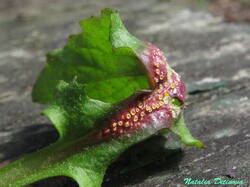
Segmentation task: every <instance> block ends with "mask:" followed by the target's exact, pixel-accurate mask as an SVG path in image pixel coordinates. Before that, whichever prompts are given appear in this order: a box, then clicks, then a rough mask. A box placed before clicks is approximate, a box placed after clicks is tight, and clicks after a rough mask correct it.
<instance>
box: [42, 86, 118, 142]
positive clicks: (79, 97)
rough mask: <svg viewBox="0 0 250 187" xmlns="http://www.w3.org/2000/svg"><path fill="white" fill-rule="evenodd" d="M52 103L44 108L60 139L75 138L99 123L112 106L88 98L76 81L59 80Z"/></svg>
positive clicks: (82, 87)
mask: <svg viewBox="0 0 250 187" xmlns="http://www.w3.org/2000/svg"><path fill="white" fill-rule="evenodd" d="M57 90H58V91H57V93H56V97H55V101H54V104H53V105H51V106H50V107H49V108H47V109H46V110H44V112H43V114H45V115H47V116H48V117H49V118H50V120H51V121H52V122H53V124H54V125H55V127H56V128H57V130H58V132H59V134H60V138H61V139H76V138H78V137H81V136H83V135H84V134H86V133H87V132H89V131H90V130H91V129H93V128H94V127H96V126H97V125H98V124H101V121H100V120H103V118H104V117H105V116H107V114H108V113H110V110H112V109H113V108H114V107H113V106H112V105H111V104H109V103H104V102H101V101H98V100H94V99H91V98H89V97H88V96H87V95H86V93H85V88H84V86H83V85H80V84H78V83H77V82H76V81H73V82H72V83H70V84H68V83H66V82H63V81H61V82H60V83H59V84H58V86H57Z"/></svg>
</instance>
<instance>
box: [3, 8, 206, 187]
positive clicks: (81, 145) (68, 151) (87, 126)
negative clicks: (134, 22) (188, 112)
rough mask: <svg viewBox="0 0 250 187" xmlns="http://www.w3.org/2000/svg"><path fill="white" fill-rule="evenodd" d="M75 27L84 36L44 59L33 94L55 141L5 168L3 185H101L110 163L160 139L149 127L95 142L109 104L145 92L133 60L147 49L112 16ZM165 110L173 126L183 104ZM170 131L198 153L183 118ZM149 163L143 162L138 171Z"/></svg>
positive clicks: (104, 15) (142, 73)
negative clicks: (51, 180) (61, 180)
mask: <svg viewBox="0 0 250 187" xmlns="http://www.w3.org/2000/svg"><path fill="white" fill-rule="evenodd" d="M80 25H81V27H82V28H83V32H82V33H80V34H78V35H72V36H71V37H70V38H69V40H68V42H67V44H66V46H65V47H64V48H62V49H58V50H55V51H53V52H51V53H49V54H48V55H47V64H46V66H45V68H44V69H43V71H42V73H41V74H40V76H39V78H38V80H37V82H36V84H35V86H34V89H33V93H32V95H33V100H34V101H37V102H40V103H50V106H49V108H48V109H46V110H45V111H44V112H43V114H45V115H47V116H48V117H49V118H50V120H51V121H52V122H53V124H54V125H55V127H56V129H57V130H58V132H59V134H60V138H59V139H58V140H57V141H56V142H55V143H54V144H51V145H49V146H47V147H46V148H44V149H42V150H40V151H38V152H35V153H33V154H30V155H28V156H26V157H24V158H22V159H20V160H18V161H16V162H14V163H11V164H10V165H8V166H7V167H5V168H2V169H1V170H0V186H6V187H18V186H23V185H26V184H29V183H32V182H35V181H37V180H41V179H44V178H47V177H52V176H69V177H71V178H74V179H75V180H76V181H77V182H78V184H79V185H80V186H81V187H86V186H87V187H97V186H100V185H101V183H102V180H103V176H104V174H105V171H106V169H107V167H108V165H109V164H110V163H112V162H113V161H114V160H115V159H116V158H117V157H118V156H119V155H120V154H121V153H122V152H124V151H125V150H126V149H128V148H129V147H130V146H132V145H134V144H136V143H138V142H141V141H143V140H145V139H146V138H149V137H150V136H152V135H154V134H155V133H156V132H157V128H154V127H153V126H154V125H148V126H146V128H142V129H137V130H135V132H133V133H132V132H131V133H130V134H128V135H121V136H118V137H113V138H108V137H107V138H106V137H104V138H103V139H99V138H98V135H99V132H101V130H102V129H103V126H104V125H105V121H107V120H108V117H110V115H112V114H113V113H115V112H116V110H117V109H119V105H118V104H116V105H115V104H111V103H115V102H118V101H121V100H123V102H122V103H119V104H121V105H120V106H122V104H123V105H124V104H126V100H124V99H126V98H128V97H129V96H130V95H132V94H133V93H135V91H136V90H142V89H145V88H148V82H147V78H146V74H145V71H144V69H143V67H142V66H141V64H140V62H139V61H138V59H137V57H136V55H135V53H137V52H138V50H140V49H141V47H143V46H144V43H143V42H141V41H139V40H138V39H136V38H135V37H134V36H132V35H130V34H129V33H128V31H127V30H126V29H125V27H124V26H123V24H122V22H121V20H120V17H119V15H118V13H117V12H116V11H114V10H111V9H104V10H103V11H102V14H101V16H100V17H91V18H89V19H87V20H85V21H82V22H81V23H80ZM72 80H73V81H72ZM66 82H69V83H66ZM78 82H79V83H78ZM97 99H98V100H97ZM167 103H168V104H169V108H170V109H171V111H172V112H173V114H175V117H173V119H176V118H177V117H178V115H179V114H180V112H181V110H182V109H183V108H182V103H181V102H179V101H178V100H173V101H172V99H171V98H170V97H169V101H168V102H167ZM170 130H171V131H172V132H174V133H176V134H178V135H179V136H180V137H181V141H182V142H183V143H185V144H187V145H196V146H198V147H201V146H203V144H202V143H201V142H199V141H198V140H196V139H194V138H193V137H192V136H191V135H190V133H189V131H188V129H187V128H186V126H185V123H184V120H183V116H181V118H180V119H179V120H178V121H177V122H176V123H175V124H174V125H173V126H172V127H171V129H170ZM162 133H164V131H162ZM165 133H166V130H165ZM140 147H141V146H140ZM156 154H157V153H156ZM151 160H152V159H151V157H147V158H146V159H145V160H144V161H143V162H142V164H141V165H145V164H148V163H151ZM129 169H133V167H129Z"/></svg>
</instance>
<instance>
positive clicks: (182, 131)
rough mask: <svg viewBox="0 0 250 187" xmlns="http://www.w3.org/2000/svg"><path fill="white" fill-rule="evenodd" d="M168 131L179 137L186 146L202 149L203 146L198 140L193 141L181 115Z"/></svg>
mask: <svg viewBox="0 0 250 187" xmlns="http://www.w3.org/2000/svg"><path fill="white" fill-rule="evenodd" d="M170 130H171V131H172V132H173V133H175V134H177V135H178V136H179V137H180V141H181V142H182V143H184V144H185V145H188V146H196V147H200V148H201V147H204V144H203V143H202V142H200V141H199V140H197V139H195V138H194V137H193V136H192V135H191V133H190V131H189V130H188V128H187V126H186V124H185V121H184V117H183V114H181V115H180V117H179V119H178V120H177V121H176V122H175V123H174V124H173V125H172V126H171V127H170Z"/></svg>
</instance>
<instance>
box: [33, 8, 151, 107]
mask: <svg viewBox="0 0 250 187" xmlns="http://www.w3.org/2000/svg"><path fill="white" fill-rule="evenodd" d="M80 26H81V28H82V29H83V32H81V33H80V34H77V35H71V36H70V37H69V39H68V42H67V44H66V45H65V46H64V47H63V48H62V49H57V50H54V51H52V52H50V53H48V55H47V64H46V65H45V68H44V69H43V71H42V72H41V74H40V75H39V77H38V79H37V81H36V83H35V85H34V88H33V92H32V98H33V101H35V102H39V103H51V102H53V100H54V95H55V89H56V85H57V84H58V82H59V81H60V80H64V81H66V82H68V81H72V80H73V79H74V77H77V80H78V82H80V83H84V84H85V88H86V89H85V91H86V93H87V95H88V96H89V97H91V98H93V99H97V100H100V101H104V102H110V103H115V102H118V101H121V100H123V99H125V98H127V97H129V96H130V95H132V94H134V93H135V92H136V91H137V90H141V89H147V88H148V87H149V85H148V82H147V78H146V76H144V75H145V71H144V69H143V67H142V66H141V65H140V63H139V60H138V59H137V57H136V55H135V54H134V52H133V51H132V49H130V48H129V47H131V46H133V49H134V48H136V47H139V46H140V45H142V44H143V43H142V42H140V41H139V40H138V39H136V38H135V37H133V36H131V35H130V34H129V33H128V31H127V30H126V28H125V27H124V26H123V24H122V22H121V19H120V17H119V14H118V13H117V12H116V11H115V10H111V9H104V10H103V11H102V13H101V16H100V17H91V18H89V19H87V20H84V21H81V22H80ZM118 44H119V45H118ZM119 46H123V47H122V48H116V47H119Z"/></svg>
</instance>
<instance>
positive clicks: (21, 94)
mask: <svg viewBox="0 0 250 187" xmlns="http://www.w3.org/2000/svg"><path fill="white" fill-rule="evenodd" d="M104 7H112V8H118V9H119V10H120V11H121V15H122V17H123V19H124V20H125V23H126V25H127V27H128V28H129V31H130V32H131V33H133V34H135V35H136V36H138V37H139V38H141V39H143V40H146V41H150V42H153V43H154V44H156V45H157V46H159V47H160V48H161V49H163V51H164V52H166V56H167V57H168V59H169V62H170V64H171V66H172V67H173V68H174V69H175V70H176V71H177V72H179V73H180V74H181V75H182V76H183V77H184V79H185V80H186V83H187V86H188V93H189V94H188V107H187V109H186V113H185V115H186V121H187V123H188V125H189V128H190V130H191V131H192V132H193V134H194V136H196V137H197V138H199V139H200V140H202V141H203V142H204V143H205V145H206V148H205V149H197V148H185V149H184V150H183V151H177V152H175V153H173V154H171V155H170V156H166V158H165V159H163V160H162V159H160V160H159V161H158V162H156V163H152V164H150V165H148V166H145V167H143V168H140V169H137V170H133V171H131V172H129V173H126V174H124V175H118V176H115V177H112V171H111V177H109V176H107V177H106V179H105V183H104V186H143V187H144V186H158V187H160V186H185V185H184V182H183V179H184V178H185V177H192V178H193V179H213V178H215V177H221V178H223V179H228V180H243V181H244V182H245V184H244V185H242V186H248V185H249V177H250V126H249V125H250V124H249V123H250V122H249V121H250V102H249V99H250V26H249V25H243V24H227V23H224V22H223V20H222V18H220V17H215V16H213V15H211V14H210V13H208V12H207V11H206V10H197V9H193V8H189V7H187V6H184V5H182V4H174V3H169V2H168V1H164V0H161V1H160V0H159V1H156V0H150V1H144V0H137V1H134V0H128V1H123V0H106V1H101V0H99V1H96V0H93V1H87V0H74V1H66V0H61V1H59V0H53V1H51V0H40V1H39V0H23V1H18V0H11V1H10V0H1V3H0V41H1V44H0V119H1V120H0V161H1V162H2V163H0V164H1V165H3V164H4V163H7V162H8V161H9V160H13V159H16V158H18V157H20V156H22V155H24V154H26V153H29V152H32V151H34V150H37V149H39V148H41V147H43V146H45V145H47V144H49V143H51V142H53V141H55V139H56V138H57V133H56V132H55V130H54V128H53V127H52V126H50V125H49V124H50V122H49V121H48V120H47V119H46V118H45V117H43V116H41V115H40V112H41V110H42V106H39V105H38V104H34V103H32V102H31V98H30V92H31V88H32V84H33V83H34V81H35V79H36V77H37V75H38V73H39V71H41V69H42V67H43V65H44V63H45V57H44V55H45V53H46V52H47V51H49V50H51V49H54V48H57V47H61V46H62V45H63V44H64V43H65V40H66V37H67V36H68V34H70V33H77V32H79V27H78V25H77V22H78V21H79V20H81V19H85V18H86V17H89V16H90V15H93V14H95V15H97V14H99V10H100V9H101V8H104ZM149 154H150V153H149ZM159 156H160V155H159V154H156V155H155V157H159ZM59 181H61V182H59ZM69 185H71V186H72V185H73V183H72V182H69V181H67V180H66V179H60V180H48V181H46V182H40V183H39V184H36V185H33V186H69Z"/></svg>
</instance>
